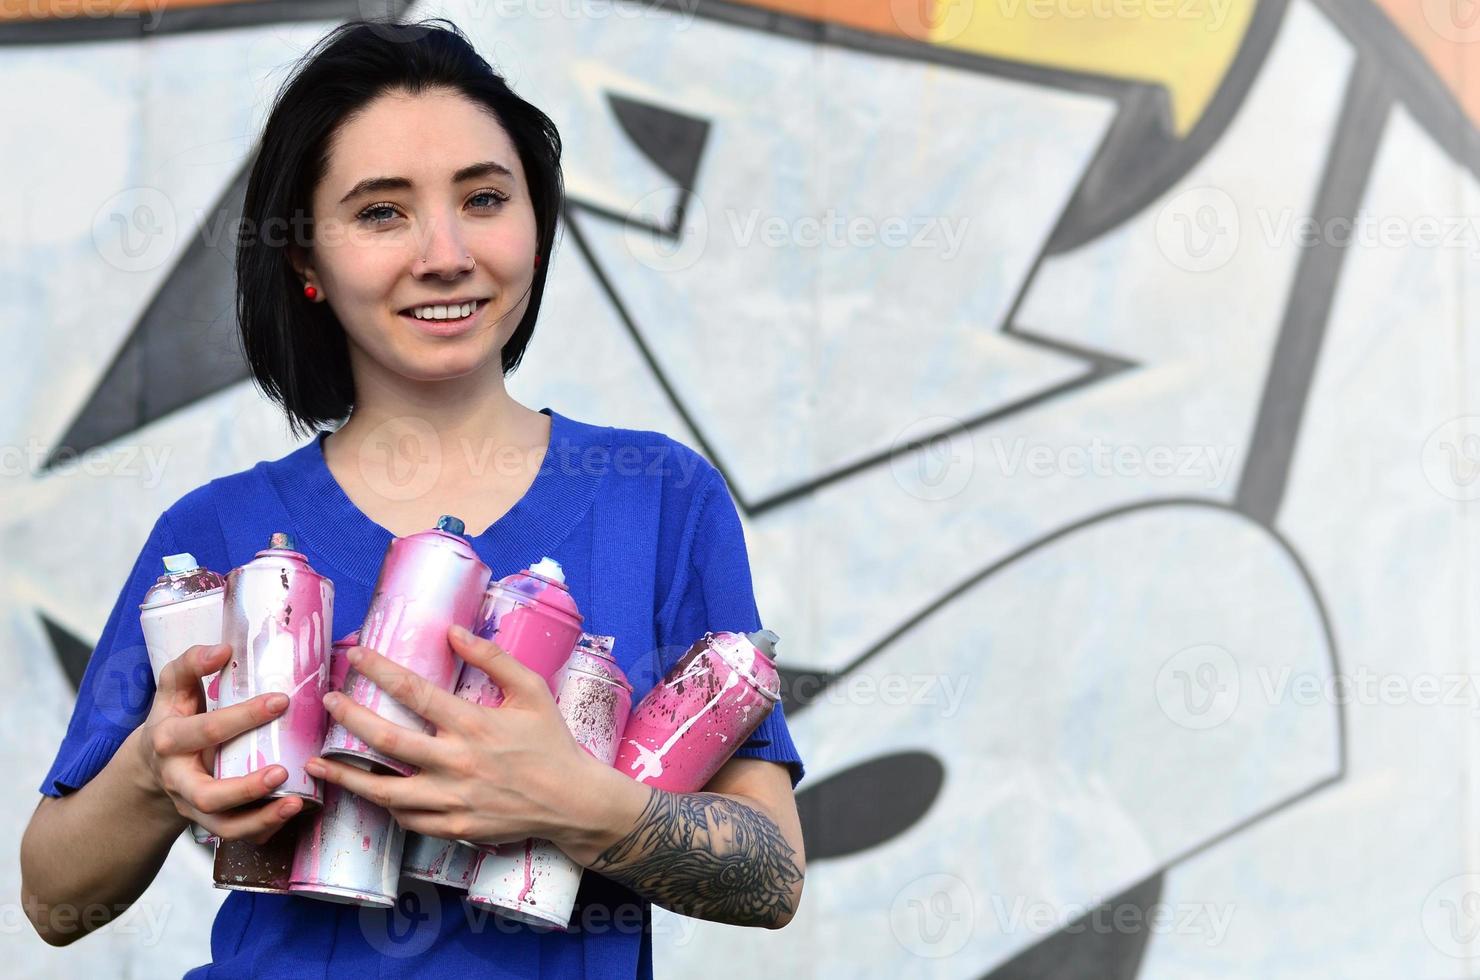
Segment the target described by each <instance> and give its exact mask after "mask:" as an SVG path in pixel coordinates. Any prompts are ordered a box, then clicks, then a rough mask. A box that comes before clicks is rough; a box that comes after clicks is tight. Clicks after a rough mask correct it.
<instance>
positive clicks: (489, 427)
mask: <svg viewBox="0 0 1480 980" xmlns="http://www.w3.org/2000/svg"><path fill="white" fill-rule="evenodd" d="M492 367H493V368H494V370H493V371H491V372H489V373H486V374H485V373H481V372H480V373H475V374H469V375H465V376H463V377H461V378H449V379H445V380H439V381H435V382H418V381H413V380H410V379H407V378H403V377H395V378H386V377H383V376H378V373H377V372H357V377H356V379H355V407H354V411H353V412H352V413H351V415H350V417H349V419H348V420H346V421H345V422H344V424H343V425H341V426H340V427H339V428H338V429H337V430H335V432H334V433H333V434H332V435H331V436H329V437H328V438H327V440H326V441H325V443H324V455H325V459H326V460H327V461H328V462H329V465H330V469H331V470H335V471H337V472H338V471H342V469H343V468H347V467H348V466H351V465H352V466H355V467H356V468H357V469H358V470H359V471H360V472H362V473H363V472H364V471H365V468H366V467H367V466H368V467H371V468H378V467H379V466H381V465H384V466H386V467H388V468H391V467H399V468H402V469H404V468H405V467H408V466H416V465H418V464H421V465H425V464H427V463H430V462H431V461H433V460H435V461H436V467H435V469H436V471H437V472H436V476H435V480H434V484H435V486H436V487H440V488H457V487H462V486H467V485H469V484H472V483H481V482H484V481H486V480H488V479H489V478H490V476H492V477H493V478H495V479H496V478H497V477H498V476H500V475H508V476H512V477H513V479H514V480H515V481H516V482H519V481H522V480H523V479H524V474H525V473H526V472H527V471H528V459H533V460H534V461H535V468H538V460H539V458H540V457H542V455H543V451H544V447H545V445H546V444H547V442H548V439H549V432H550V420H549V418H547V417H546V416H545V415H543V414H541V413H540V412H537V411H534V410H533V409H530V408H528V407H526V406H524V405H522V404H520V403H519V402H517V401H515V400H514V399H513V398H512V397H511V396H510V395H509V393H508V390H507V389H506V388H505V387H504V378H503V373H502V371H501V369H500V365H498V364H497V363H495V364H494V365H492ZM331 446H332V449H331ZM387 475H389V474H387ZM371 476H372V479H373V474H372V475H371ZM404 478H405V475H404V473H402V474H401V475H399V476H397V477H396V481H397V482H398V481H399V480H401V479H404Z"/></svg>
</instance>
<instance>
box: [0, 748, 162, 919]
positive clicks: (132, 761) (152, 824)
mask: <svg viewBox="0 0 1480 980" xmlns="http://www.w3.org/2000/svg"><path fill="white" fill-rule="evenodd" d="M139 737H140V735H139V729H137V728H136V729H134V730H133V732H131V733H130V734H129V736H128V737H127V738H126V739H125V740H124V742H123V744H122V745H121V746H120V747H119V749H118V751H117V752H115V753H114V755H113V758H112V759H111V760H109V762H108V764H107V765H106V766H104V767H103V769H102V771H101V772H99V773H98V774H97V775H96V776H95V777H93V778H92V779H91V780H89V781H88V783H87V784H86V785H84V786H82V787H81V788H80V789H78V790H77V791H76V792H73V793H69V794H67V795H66V796H61V797H50V796H43V797H42V798H41V803H40V804H39V805H38V806H37V807H36V812H35V813H34V814H33V815H32V817H31V822H30V824H29V825H28V826H27V827H26V832H25V835H24V836H23V837H22V838H21V904H22V907H23V908H24V909H25V912H26V918H28V919H30V920H31V924H32V925H33V926H35V928H36V932H37V933H39V934H40V936H41V938H42V939H44V940H46V941H47V942H48V943H50V944H51V945H53V946H66V945H67V944H68V943H72V942H75V941H76V940H78V939H81V938H82V937H83V936H85V935H87V934H88V933H89V932H91V931H93V930H94V929H98V928H100V927H101V926H103V925H104V924H105V923H107V922H109V921H111V920H112V919H114V918H117V917H118V916H119V915H120V914H122V913H123V911H124V910H125V909H127V908H128V907H129V906H130V905H132V904H133V903H134V901H135V900H136V899H137V898H138V897H139V896H140V895H142V894H143V893H144V889H146V888H148V887H149V883H150V882H152V881H153V880H154V876H155V875H156V874H158V873H159V868H160V866H161V865H162V864H164V859H165V858H166V857H167V856H168V855H169V853H170V848H171V847H172V846H173V845H174V843H175V838H177V837H179V836H180V831H182V830H184V829H185V827H186V825H187V824H188V821H187V820H186V819H185V818H184V817H182V816H180V814H179V813H177V812H176V811H175V807H174V804H173V803H171V802H170V799H169V797H168V796H165V795H164V794H163V793H159V792H155V791H153V790H151V789H150V787H149V773H148V770H147V769H146V767H145V766H144V764H143V762H142V755H141V753H140V752H139V748H138V745H137V742H138V739H139Z"/></svg>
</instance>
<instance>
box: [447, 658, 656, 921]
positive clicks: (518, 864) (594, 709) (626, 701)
mask: <svg viewBox="0 0 1480 980" xmlns="http://www.w3.org/2000/svg"><path fill="white" fill-rule="evenodd" d="M614 642H615V641H614V639H613V638H612V637H610V636H595V635H592V634H590V633H583V634H581V640H580V643H578V644H577V646H576V649H575V652H574V653H572V654H571V657H570V662H569V663H568V664H566V666H565V668H564V669H563V670H562V671H560V690H559V693H558V694H557V695H556V698H555V703H556V704H557V705H559V707H560V714H561V715H562V716H563V717H564V718H565V724H566V726H567V727H569V728H570V733H571V734H572V735H574V736H575V739H576V741H577V742H578V743H580V745H581V747H582V748H584V749H585V750H586V751H587V752H590V753H591V755H592V756H594V757H595V758H596V759H598V760H600V761H601V762H602V763H603V764H605V765H608V766H609V765H611V764H612V762H613V761H615V760H616V757H617V746H618V744H619V743H620V742H621V739H622V730H623V728H624V727H625V725H626V723H627V716H628V714H629V713H630V711H631V708H632V685H631V684H629V683H627V677H626V675H625V674H623V673H622V668H620V667H618V666H617V662H616V660H615V659H614V658H613V657H612V653H611V651H612V644H613V643H614ZM479 850H480V851H481V852H482V853H480V854H479V856H478V864H477V866H476V867H475V868H474V869H473V880H472V881H471V882H469V884H468V901H470V902H472V903H474V904H475V905H481V906H485V907H488V908H492V909H493V910H494V911H495V912H497V913H498V914H499V915H501V916H503V917H504V918H506V919H512V920H514V921H518V922H525V923H529V924H532V925H545V926H554V927H555V928H557V929H562V930H564V929H566V928H568V927H569V926H570V916H571V913H572V911H574V909H575V904H576V893H577V892H578V891H579V890H580V887H581V873H582V871H583V870H584V869H583V868H582V867H581V866H580V865H579V864H577V863H576V862H574V861H572V860H571V859H570V858H568V857H566V855H565V852H564V851H562V850H560V848H558V847H556V846H555V845H554V844H552V843H550V842H549V841H547V840H538V839H536V838H530V839H528V840H524V841H520V842H518V843H515V844H505V845H502V846H500V847H498V848H487V847H483V848H480V849H479Z"/></svg>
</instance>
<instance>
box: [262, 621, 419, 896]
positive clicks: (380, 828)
mask: <svg viewBox="0 0 1480 980" xmlns="http://www.w3.org/2000/svg"><path fill="white" fill-rule="evenodd" d="M359 638H360V634H359V632H358V631H357V632H354V633H350V634H349V635H347V636H345V637H342V638H341V639H339V640H338V641H336V642H335V644H334V649H333V651H332V652H331V653H330V663H329V682H330V686H331V687H333V688H334V689H335V690H338V689H339V688H341V687H343V686H344V681H345V677H346V675H348V673H349V660H348V659H347V658H346V657H345V652H346V651H347V650H348V649H349V648H350V647H352V646H355V645H356V644H358V643H359ZM344 761H345V762H346V763H348V764H350V765H353V766H359V767H360V768H362V769H366V770H368V769H369V768H370V763H369V762H366V761H365V760H364V759H345V760H344ZM405 840H406V835H405V831H403V830H402V829H401V825H400V824H398V823H396V821H395V819H394V818H392V817H391V813H390V811H389V810H387V809H385V808H384V807H380V806H376V805H375V804H374V803H371V802H370V801H369V800H367V799H364V798H363V797H360V796H356V795H355V794H354V793H351V792H350V791H349V790H347V789H345V788H344V787H342V786H339V785H336V784H334V783H330V782H325V784H324V807H323V809H322V810H320V811H318V812H317V813H315V814H314V815H313V817H312V820H311V821H310V823H309V825H308V826H307V827H305V828H304V830H303V833H302V834H301V835H299V837H298V842H297V846H296V849H295V850H294V852H293V869H292V875H291V880H290V883H289V885H288V890H289V891H290V892H292V893H293V894H294V895H305V896H308V897H310V898H321V899H324V900H326V901H330V902H343V903H346V904H350V905H365V906H370V907H372V908H391V907H392V906H394V905H395V904H396V895H397V891H398V883H399V881H400V877H401V849H402V847H403V846H404V844H405Z"/></svg>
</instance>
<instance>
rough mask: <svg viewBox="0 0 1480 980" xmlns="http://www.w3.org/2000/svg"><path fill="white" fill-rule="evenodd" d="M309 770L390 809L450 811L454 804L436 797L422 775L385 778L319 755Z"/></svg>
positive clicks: (313, 759)
mask: <svg viewBox="0 0 1480 980" xmlns="http://www.w3.org/2000/svg"><path fill="white" fill-rule="evenodd" d="M308 771H309V772H310V773H311V774H312V775H315V776H319V777H320V778H323V779H327V780H328V781H329V782H331V783H334V784H335V785H337V786H343V787H344V788H345V789H347V790H349V791H350V792H351V793H353V794H355V795H356V796H359V797H361V798H363V799H366V800H369V801H370V802H371V803H374V804H375V805H376V806H380V807H385V808H386V809H388V810H389V809H393V808H396V807H404V808H406V809H408V810H415V809H443V810H446V809H450V808H451V806H452V803H453V801H451V800H449V799H445V798H443V797H441V796H437V797H432V796H431V795H430V792H431V789H430V786H429V782H428V780H427V778H426V777H425V776H421V775H416V776H382V775H378V774H376V773H369V772H366V771H365V770H363V769H361V768H359V767H358V766H352V765H348V764H347V763H343V762H337V761H335V760H333V759H325V758H323V757H322V756H317V755H316V756H314V757H313V758H312V759H310V760H309V761H308Z"/></svg>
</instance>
